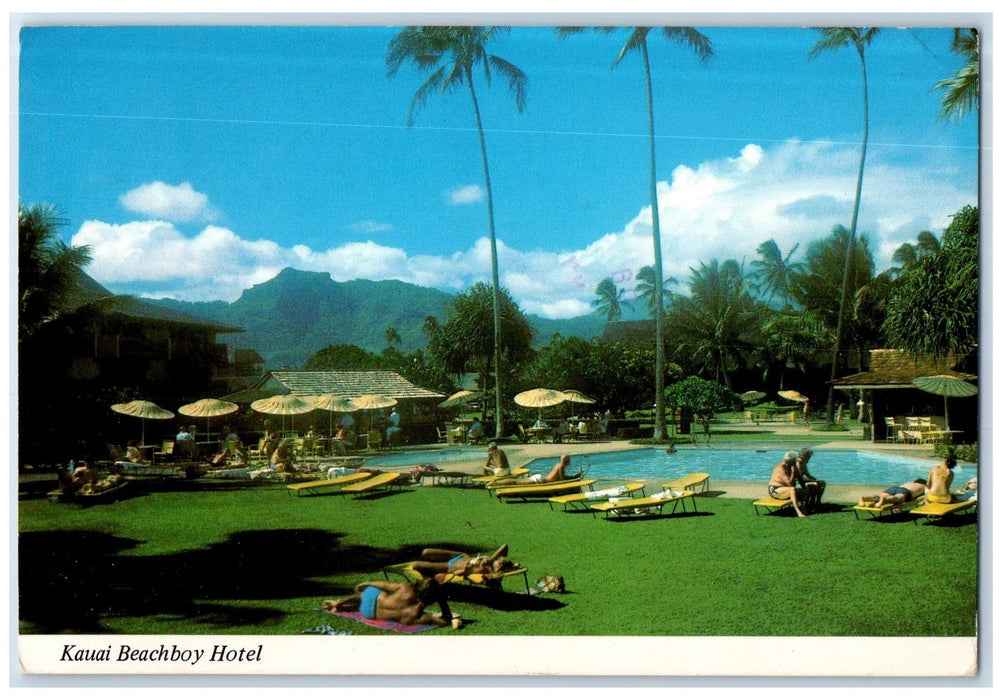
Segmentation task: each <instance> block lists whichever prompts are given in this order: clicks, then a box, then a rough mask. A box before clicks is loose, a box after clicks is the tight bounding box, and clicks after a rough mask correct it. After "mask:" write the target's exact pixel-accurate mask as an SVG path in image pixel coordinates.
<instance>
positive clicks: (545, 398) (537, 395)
mask: <svg viewBox="0 0 1002 700" xmlns="http://www.w3.org/2000/svg"><path fill="white" fill-rule="evenodd" d="M566 400H567V395H566V394H565V393H564V392H562V391H557V390H556V389H546V388H543V387H540V388H538V389H529V390H528V391H523V392H522V393H520V394H515V403H517V404H518V405H519V406H525V407H526V408H538V409H539V417H538V419H537V422H539V423H542V421H543V409H544V408H546V407H547V406H556V405H557V404H560V403H563V402H564V401H566Z"/></svg>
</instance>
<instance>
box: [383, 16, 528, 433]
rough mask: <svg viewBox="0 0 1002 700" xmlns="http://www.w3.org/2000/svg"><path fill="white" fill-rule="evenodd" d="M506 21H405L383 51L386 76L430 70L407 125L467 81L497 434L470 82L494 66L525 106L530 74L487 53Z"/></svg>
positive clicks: (497, 372) (487, 180)
mask: <svg viewBox="0 0 1002 700" xmlns="http://www.w3.org/2000/svg"><path fill="white" fill-rule="evenodd" d="M506 31H507V29H506V28H504V27H406V28H405V29H403V30H402V31H401V32H400V33H399V34H397V35H396V36H395V37H394V38H393V39H392V40H391V41H390V45H389V48H388V50H387V54H386V65H387V68H388V72H389V75H390V76H393V75H395V74H396V72H397V71H398V70H399V69H400V67H401V66H403V65H404V64H405V63H410V64H413V66H414V67H415V68H417V69H418V70H419V71H422V72H428V71H431V75H429V76H428V78H427V80H425V82H424V83H422V84H421V87H419V88H418V90H417V92H415V93H414V97H413V98H412V99H411V104H410V109H409V110H408V112H407V123H408V125H410V124H413V122H414V113H415V111H416V110H417V109H419V108H420V107H421V106H422V105H423V104H424V102H425V100H427V98H428V95H429V94H430V93H431V92H432V91H433V90H435V91H438V92H439V93H441V94H444V93H447V92H451V91H452V90H455V89H456V88H458V87H460V86H461V85H466V86H467V88H468V89H469V93H470V101H471V103H472V105H473V117H474V120H475V121H476V125H477V136H478V137H479V139H480V156H481V159H482V160H483V168H484V191H485V196H486V200H487V230H488V233H489V235H490V242H491V285H492V287H493V290H494V381H495V395H494V398H495V410H496V416H497V420H496V421H495V422H494V425H495V437H497V438H500V437H501V435H502V431H503V428H504V421H503V420H502V414H501V296H500V295H501V292H500V289H501V283H500V279H499V274H498V250H497V238H496V235H495V232H494V195H493V192H492V189H491V174H490V169H489V168H488V165H487V143H486V140H485V139H484V125H483V122H482V121H481V118H480V103H479V102H478V101H477V93H476V90H475V89H474V86H473V69H474V67H480V66H482V67H483V70H484V80H485V82H486V84H487V85H488V87H489V86H490V83H491V70H492V69H493V70H495V71H497V72H498V73H500V74H501V75H502V76H504V77H505V78H507V80H508V88H509V89H510V90H511V91H512V92H513V93H514V95H515V108H516V109H517V110H518V111H519V112H521V111H522V110H523V109H524V108H525V86H526V82H527V81H528V78H527V77H526V75H525V73H523V72H522V71H521V70H520V69H519V68H517V67H516V66H515V65H513V64H511V63H509V62H508V61H506V60H504V59H503V58H500V57H499V56H495V55H492V54H489V53H487V45H488V44H489V43H490V42H491V41H493V40H494V39H495V38H496V37H497V36H498V35H500V34H502V33H504V32H506Z"/></svg>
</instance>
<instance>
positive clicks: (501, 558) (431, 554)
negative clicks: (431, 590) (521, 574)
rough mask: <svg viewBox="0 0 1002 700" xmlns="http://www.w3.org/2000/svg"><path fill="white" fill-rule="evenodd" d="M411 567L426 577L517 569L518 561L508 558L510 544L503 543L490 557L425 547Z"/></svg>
mask: <svg viewBox="0 0 1002 700" xmlns="http://www.w3.org/2000/svg"><path fill="white" fill-rule="evenodd" d="M411 568H412V569H414V571H416V572H418V573H419V574H421V575H422V576H424V577H426V578H432V577H434V576H435V575H436V574H459V575H460V576H468V575H469V574H489V573H501V572H503V571H507V570H509V569H517V568H518V563H517V562H513V561H512V560H511V559H509V558H508V545H507V544H503V545H501V547H499V548H498V550H497V551H496V552H494V554H492V555H490V556H489V557H485V556H480V557H471V556H470V555H469V554H464V553H463V552H454V551H452V550H449V549H431V548H429V549H424V550H422V551H421V560H420V561H415V562H411Z"/></svg>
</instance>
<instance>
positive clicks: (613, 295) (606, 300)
mask: <svg viewBox="0 0 1002 700" xmlns="http://www.w3.org/2000/svg"><path fill="white" fill-rule="evenodd" d="M624 294H626V290H625V289H623V288H622V287H617V286H616V283H615V282H613V281H612V278H611V277H606V278H605V279H603V280H602V281H601V282H599V283H598V286H597V287H595V298H594V299H592V301H591V305H592V306H593V307H594V308H595V313H598V314H602V315H603V316H605V320H606V321H609V322H610V323H611V322H612V321H618V320H619V319H620V318H621V317H622V316H623V307H624V306H625V307H626V308H628V309H632V308H633V306H632V305H631V304H630V302H628V301H626V300H625V299H623V295H624Z"/></svg>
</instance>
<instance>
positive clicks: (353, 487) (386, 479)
mask: <svg viewBox="0 0 1002 700" xmlns="http://www.w3.org/2000/svg"><path fill="white" fill-rule="evenodd" d="M407 478H408V477H407V475H406V474H401V473H399V472H383V473H381V474H375V475H372V476H371V478H369V479H366V480H365V481H358V482H356V483H354V484H349V485H348V486H345V487H344V488H342V489H341V490H340V491H339V492H338V493H364V492H365V491H371V490H373V489H378V488H382V487H383V486H391V485H393V484H396V483H398V482H402V481H406V480H407Z"/></svg>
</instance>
